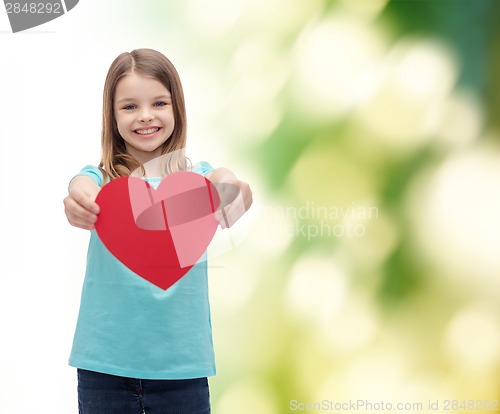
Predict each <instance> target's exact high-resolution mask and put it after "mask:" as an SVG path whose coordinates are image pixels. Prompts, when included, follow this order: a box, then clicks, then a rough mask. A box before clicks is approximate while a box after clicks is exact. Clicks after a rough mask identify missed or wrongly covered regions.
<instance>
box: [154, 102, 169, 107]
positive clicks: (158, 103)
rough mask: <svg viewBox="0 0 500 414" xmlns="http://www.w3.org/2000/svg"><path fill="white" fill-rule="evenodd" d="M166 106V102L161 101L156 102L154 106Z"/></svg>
mask: <svg viewBox="0 0 500 414" xmlns="http://www.w3.org/2000/svg"><path fill="white" fill-rule="evenodd" d="M166 104H167V103H166V102H162V101H159V102H155V103H154V106H165V105H166Z"/></svg>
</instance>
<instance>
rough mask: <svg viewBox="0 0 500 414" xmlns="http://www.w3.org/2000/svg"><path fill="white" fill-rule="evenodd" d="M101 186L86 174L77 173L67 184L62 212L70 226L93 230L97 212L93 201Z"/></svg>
mask: <svg viewBox="0 0 500 414" xmlns="http://www.w3.org/2000/svg"><path fill="white" fill-rule="evenodd" d="M100 190H101V188H100V187H99V186H98V185H97V184H96V182H95V181H94V180H93V179H92V178H90V177H87V176H84V175H79V176H77V177H75V178H73V180H71V183H70V185H69V195H68V196H67V197H66V198H65V199H64V212H65V213H66V217H67V218H68V221H69V223H70V224H71V225H72V226H75V227H79V228H81V229H85V230H93V229H94V224H95V222H96V221H97V214H99V206H98V205H97V203H96V202H95V199H96V197H97V194H99V191H100Z"/></svg>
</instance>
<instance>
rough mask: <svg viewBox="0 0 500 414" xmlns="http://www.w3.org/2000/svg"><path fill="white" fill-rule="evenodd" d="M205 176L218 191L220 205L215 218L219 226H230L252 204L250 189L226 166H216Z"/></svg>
mask: <svg viewBox="0 0 500 414" xmlns="http://www.w3.org/2000/svg"><path fill="white" fill-rule="evenodd" d="M206 177H207V178H208V179H209V180H210V181H211V182H212V183H213V184H214V186H215V188H216V189H217V192H218V193H219V198H220V205H219V209H218V210H217V211H216V212H215V218H216V219H217V221H218V222H219V223H220V226H221V228H223V229H225V228H228V227H231V226H232V225H233V224H234V223H235V222H236V221H237V220H238V219H239V218H240V217H241V216H242V215H243V214H244V213H245V212H246V211H247V210H248V209H249V208H250V206H251V205H252V201H253V200H252V190H251V189H250V186H249V185H248V183H246V182H244V181H241V180H238V179H237V178H236V176H235V175H234V174H233V173H232V172H231V171H230V170H228V169H227V168H217V169H216V170H214V171H212V172H211V173H209V174H207V176H206Z"/></svg>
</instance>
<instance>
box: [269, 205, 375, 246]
mask: <svg viewBox="0 0 500 414" xmlns="http://www.w3.org/2000/svg"><path fill="white" fill-rule="evenodd" d="M265 215H266V218H267V219H268V220H269V221H268V220H266V226H265V229H264V230H265V232H266V233H267V234H269V235H271V236H288V237H300V238H304V239H306V240H307V241H311V240H312V239H315V238H332V237H337V238H341V237H348V238H359V237H363V236H365V235H366V231H367V225H368V223H369V222H370V221H371V220H377V219H378V218H379V209H378V207H377V206H374V205H359V204H355V203H351V205H348V206H324V205H318V204H316V203H314V202H311V201H307V202H306V203H304V204H302V205H299V206H268V207H266V211H265Z"/></svg>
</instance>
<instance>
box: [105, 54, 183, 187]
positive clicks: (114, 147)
mask: <svg viewBox="0 0 500 414" xmlns="http://www.w3.org/2000/svg"><path fill="white" fill-rule="evenodd" d="M132 72H136V73H138V74H140V75H143V76H148V77H151V78H154V79H156V80H158V81H159V82H161V83H162V84H163V85H164V86H165V87H166V88H167V89H168V90H169V91H170V94H171V96H172V106H173V111H174V120H175V126H174V130H173V132H172V135H171V136H170V137H169V138H168V139H167V140H166V141H165V143H164V144H163V145H162V155H166V154H172V155H171V156H167V157H164V158H165V159H166V162H165V163H164V174H169V173H171V172H174V171H179V170H185V169H186V168H187V160H186V157H185V155H184V148H185V146H186V129H187V123H186V107H185V103H184V92H183V90H182V84H181V81H180V79H179V74H178V73H177V70H176V69H175V67H174V65H173V64H172V62H170V60H168V59H167V58H166V57H165V56H164V55H163V54H161V53H160V52H158V51H156V50H153V49H136V50H133V51H132V52H130V53H129V52H124V53H122V54H120V55H119V56H118V57H117V58H116V59H115V60H114V61H113V63H112V64H111V66H110V68H109V71H108V74H107V76H106V81H105V83H104V93H103V106H102V133H101V150H102V154H101V162H100V164H99V168H100V169H101V171H102V172H103V175H104V178H105V179H104V180H103V183H104V182H106V181H107V180H106V178H109V179H110V180H112V179H113V178H117V177H122V176H127V175H130V173H131V172H132V171H134V170H135V169H137V168H141V169H142V173H143V174H145V170H144V167H143V165H142V164H141V163H140V162H139V161H138V160H137V159H135V158H134V157H132V156H131V155H130V154H128V153H127V151H126V148H125V141H124V139H123V138H122V137H121V136H120V133H119V132H118V127H117V124H116V118H115V113H114V103H115V92H116V86H117V84H118V82H119V81H120V79H122V78H123V77H124V76H126V75H128V74H130V73H132Z"/></svg>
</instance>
